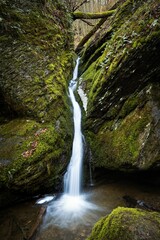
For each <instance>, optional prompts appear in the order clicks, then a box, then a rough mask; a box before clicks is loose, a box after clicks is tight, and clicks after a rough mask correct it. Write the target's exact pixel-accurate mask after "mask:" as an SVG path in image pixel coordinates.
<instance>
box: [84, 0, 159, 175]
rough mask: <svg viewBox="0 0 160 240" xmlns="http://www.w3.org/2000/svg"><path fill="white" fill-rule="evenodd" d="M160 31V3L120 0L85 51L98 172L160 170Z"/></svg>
mask: <svg viewBox="0 0 160 240" xmlns="http://www.w3.org/2000/svg"><path fill="white" fill-rule="evenodd" d="M159 29H160V6H159V1H158V0H154V1H150V0H145V1H138V0H136V1H130V0H126V1H120V4H119V7H118V9H117V12H116V13H115V15H114V16H113V17H111V19H110V21H109V22H106V24H105V25H104V26H103V29H102V30H101V31H99V33H98V34H97V36H96V37H95V38H94V39H93V40H92V41H90V42H88V43H87V44H86V46H85V48H84V50H83V51H82V52H81V55H82V65H81V71H82V87H83V89H84V91H85V93H86V94H87V96H88V107H87V114H86V120H85V123H86V124H85V129H86V136H87V138H88V142H89V144H90V147H91V150H92V154H93V163H94V166H95V167H104V168H107V169H120V170H136V169H143V170H146V169H151V168H159V167H160V83H159V79H160V55H159V51H160V30H159Z"/></svg>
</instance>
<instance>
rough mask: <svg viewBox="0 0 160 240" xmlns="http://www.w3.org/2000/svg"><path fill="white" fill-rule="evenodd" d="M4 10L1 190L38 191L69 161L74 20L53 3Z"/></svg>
mask: <svg viewBox="0 0 160 240" xmlns="http://www.w3.org/2000/svg"><path fill="white" fill-rule="evenodd" d="M0 12H1V18H0V31H1V36H0V55H1V63H0V66H1V68H0V122H1V125H0V186H1V187H2V186H3V187H4V186H5V187H6V186H7V187H8V188H12V190H17V191H21V192H25V193H26V192H27V193H35V192H38V191H43V190H46V189H48V188H51V187H55V186H56V184H57V183H58V182H59V178H60V176H61V175H62V173H63V171H64V167H65V166H66V164H67V161H68V160H69V152H70V149H71V137H72V124H71V123H70V121H71V113H70V108H69V104H70V102H69V100H68V96H67V86H68V80H69V79H70V77H71V71H72V66H73V63H72V62H73V61H72V59H73V54H72V53H73V51H72V48H73V45H72V43H73V40H72V34H71V28H70V27H71V26H70V25H71V20H70V17H69V15H68V13H67V11H66V10H65V8H64V7H63V6H62V5H61V4H60V3H59V2H58V1H50V0H47V1H43V0H41V1H40V0H34V1H31V0H29V1H28V0H27V1H19V0H13V1H9V0H2V1H1V3H0Z"/></svg>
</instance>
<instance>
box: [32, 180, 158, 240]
mask: <svg viewBox="0 0 160 240" xmlns="http://www.w3.org/2000/svg"><path fill="white" fill-rule="evenodd" d="M124 195H129V196H131V197H133V198H135V199H137V200H143V201H144V202H146V203H147V204H149V205H152V206H154V207H157V208H160V190H159V188H158V187H157V188H156V187H153V186H151V187H149V186H147V185H145V184H137V183H133V181H132V180H120V179H118V180H116V181H113V180H112V181H107V182H106V181H103V182H101V183H100V184H98V185H97V186H95V187H92V188H90V189H88V190H87V193H84V198H85V200H84V203H83V204H82V206H81V209H80V211H79V212H77V215H76V214H75V216H74V217H73V215H72V214H69V213H68V216H67V212H65V211H64V209H63V206H61V203H60V202H61V200H59V199H58V200H56V201H57V202H56V201H55V202H51V203H50V204H49V205H48V209H49V211H48V212H47V213H46V216H45V218H44V221H43V224H42V226H41V230H40V232H39V234H38V235H37V238H36V240H84V239H86V238H87V236H88V235H89V234H90V232H91V229H92V227H93V225H94V223H95V222H96V221H97V220H98V219H99V218H100V217H102V216H105V215H108V214H109V213H110V212H111V211H112V210H113V209H114V208H116V207H118V206H126V205H125V202H124V200H123V196H124ZM58 205H59V206H58ZM56 206H57V207H58V208H57V209H56ZM56 211H57V212H56Z"/></svg>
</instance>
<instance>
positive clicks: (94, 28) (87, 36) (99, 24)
mask: <svg viewBox="0 0 160 240" xmlns="http://www.w3.org/2000/svg"><path fill="white" fill-rule="evenodd" d="M110 12H111V11H110ZM114 12H115V10H113V11H112V14H113V13H114ZM108 16H110V15H108ZM106 20H107V17H105V18H102V19H101V20H100V21H99V22H98V23H97V24H96V25H95V26H94V27H93V28H92V30H91V31H90V32H89V33H88V34H87V35H85V36H84V38H82V40H81V41H80V43H79V44H78V45H77V47H76V49H75V52H76V53H79V52H80V51H81V49H82V47H83V46H84V44H85V43H86V42H87V41H88V40H89V39H90V37H92V36H93V34H94V33H95V32H96V31H97V30H98V29H99V28H100V26H101V25H102V24H103V23H104V22H105V21H106Z"/></svg>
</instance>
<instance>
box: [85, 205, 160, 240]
mask: <svg viewBox="0 0 160 240" xmlns="http://www.w3.org/2000/svg"><path fill="white" fill-rule="evenodd" d="M159 227H160V214H159V213H156V212H147V211H144V210H140V209H135V208H123V207H118V208H116V209H115V210H113V212H112V213H111V214H110V215H109V216H107V217H104V218H102V219H100V220H99V221H98V222H97V223H96V224H95V226H94V228H93V230H92V233H91V235H90V236H89V237H88V238H87V240H141V239H143V240H159V239H160V228H159Z"/></svg>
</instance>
